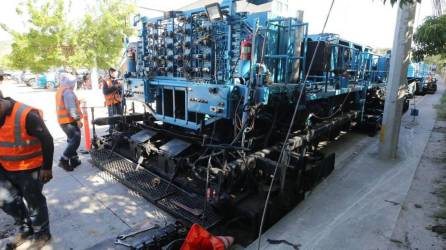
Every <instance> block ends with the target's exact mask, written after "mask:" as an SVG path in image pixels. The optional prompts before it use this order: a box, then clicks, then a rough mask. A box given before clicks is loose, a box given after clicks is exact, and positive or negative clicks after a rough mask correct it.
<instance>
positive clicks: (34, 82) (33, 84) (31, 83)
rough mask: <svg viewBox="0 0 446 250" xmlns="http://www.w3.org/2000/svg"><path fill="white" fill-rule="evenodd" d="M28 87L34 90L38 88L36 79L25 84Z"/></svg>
mask: <svg viewBox="0 0 446 250" xmlns="http://www.w3.org/2000/svg"><path fill="white" fill-rule="evenodd" d="M25 84H26V86H28V87H31V88H34V87H36V84H37V81H36V79H35V78H31V79H29V80H28V81H26V82H25Z"/></svg>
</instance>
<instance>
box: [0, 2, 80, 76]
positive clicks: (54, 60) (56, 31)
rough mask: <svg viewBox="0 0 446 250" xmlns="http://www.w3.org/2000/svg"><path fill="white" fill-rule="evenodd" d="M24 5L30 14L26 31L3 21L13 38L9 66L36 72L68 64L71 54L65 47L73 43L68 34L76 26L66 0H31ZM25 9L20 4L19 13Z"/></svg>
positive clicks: (3, 26)
mask: <svg viewBox="0 0 446 250" xmlns="http://www.w3.org/2000/svg"><path fill="white" fill-rule="evenodd" d="M25 5H26V10H27V13H28V14H29V20H28V25H29V27H28V28H29V30H28V31H27V32H24V33H19V32H16V31H13V30H11V29H9V28H8V27H7V26H5V25H4V24H2V25H1V27H2V28H3V29H4V30H6V31H7V32H9V33H10V34H11V35H12V37H13V39H14V41H13V43H12V45H11V48H12V51H11V53H10V55H9V57H8V61H9V63H10V66H11V67H12V68H15V69H20V70H24V69H29V70H31V71H32V72H35V73H38V72H43V71H47V70H48V69H50V68H52V67H60V66H65V65H66V64H67V59H68V58H69V54H67V53H66V51H67V50H66V49H65V48H66V47H69V46H71V45H70V39H69V38H70V37H71V34H72V33H73V29H72V28H71V25H70V24H69V23H68V22H67V21H66V19H65V16H66V10H65V5H64V0H51V1H47V2H45V3H43V4H42V5H38V4H36V3H35V2H33V1H31V0H28V1H27V2H26V4H25ZM23 13H24V12H23V10H22V9H21V8H18V9H17V14H18V15H21V16H23Z"/></svg>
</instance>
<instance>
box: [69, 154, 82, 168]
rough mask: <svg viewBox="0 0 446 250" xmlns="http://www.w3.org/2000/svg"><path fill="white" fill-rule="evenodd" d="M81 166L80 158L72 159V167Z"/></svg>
mask: <svg viewBox="0 0 446 250" xmlns="http://www.w3.org/2000/svg"><path fill="white" fill-rule="evenodd" d="M79 165H81V161H80V160H79V157H74V158H71V159H70V166H71V167H72V168H76V167H77V166H79Z"/></svg>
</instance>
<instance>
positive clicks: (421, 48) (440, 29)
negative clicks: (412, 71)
mask: <svg viewBox="0 0 446 250" xmlns="http://www.w3.org/2000/svg"><path fill="white" fill-rule="evenodd" d="M413 38H414V41H415V45H416V48H415V50H414V51H413V54H414V58H415V60H417V61H422V60H423V59H424V58H425V57H426V56H436V55H438V56H440V58H443V59H446V15H442V16H440V17H428V18H426V20H425V22H424V23H423V24H422V25H421V26H419V27H418V29H417V31H416V32H415V35H414V37H413Z"/></svg>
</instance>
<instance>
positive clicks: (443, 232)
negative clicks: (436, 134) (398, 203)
mask: <svg viewBox="0 0 446 250" xmlns="http://www.w3.org/2000/svg"><path fill="white" fill-rule="evenodd" d="M435 108H436V109H437V120H439V121H446V92H444V93H443V96H442V97H441V99H440V103H439V104H437V105H436V106H435ZM444 142H446V138H445V139H444ZM438 157H439V158H440V159H441V161H440V162H441V163H440V164H439V167H442V168H445V165H446V155H444V154H441V153H440V155H439V156H438ZM445 177H446V176H444V175H443V176H440V177H439V179H438V180H437V184H438V185H439V188H438V189H437V190H436V191H435V195H436V196H437V197H438V198H439V199H440V206H439V209H438V210H437V211H436V212H435V214H434V215H433V217H434V219H435V221H436V222H437V223H436V225H432V226H429V227H428V229H430V230H431V231H432V232H435V233H437V234H438V235H440V236H441V237H442V238H445V239H446V181H444V178H445Z"/></svg>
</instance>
